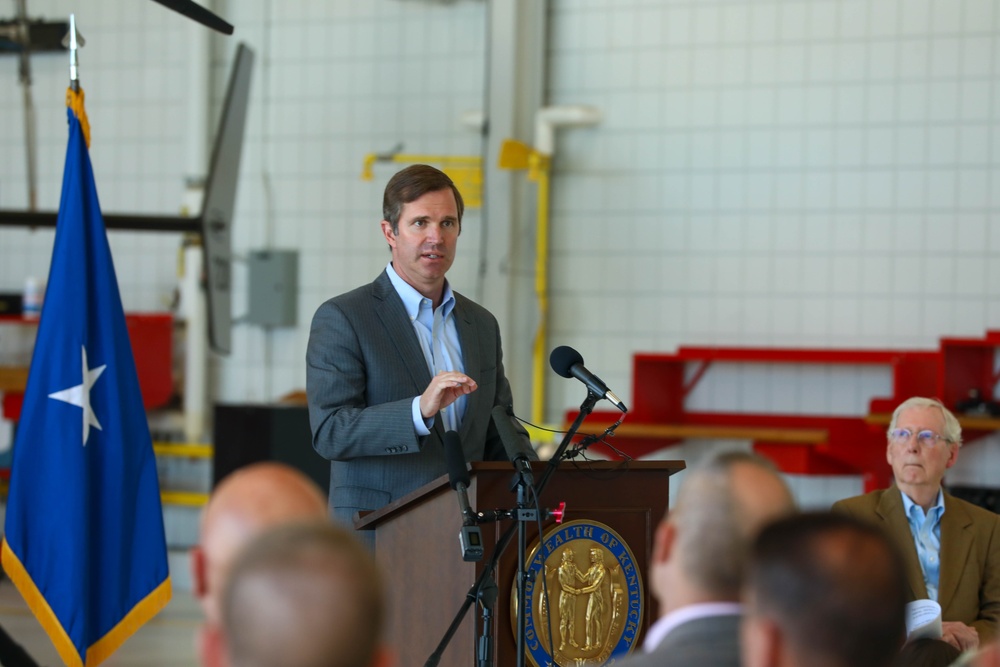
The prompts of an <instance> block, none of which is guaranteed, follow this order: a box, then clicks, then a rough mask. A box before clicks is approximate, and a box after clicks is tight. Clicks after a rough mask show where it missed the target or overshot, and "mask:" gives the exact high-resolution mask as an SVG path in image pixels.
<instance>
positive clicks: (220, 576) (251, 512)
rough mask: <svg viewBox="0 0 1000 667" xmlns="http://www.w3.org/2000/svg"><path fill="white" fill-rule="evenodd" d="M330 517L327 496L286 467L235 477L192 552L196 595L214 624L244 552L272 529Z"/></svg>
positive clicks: (216, 500) (208, 509) (217, 496)
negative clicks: (228, 579) (221, 598)
mask: <svg viewBox="0 0 1000 667" xmlns="http://www.w3.org/2000/svg"><path fill="white" fill-rule="evenodd" d="M326 516H327V504H326V498H325V497H324V496H323V492H322V491H321V490H320V489H319V487H318V486H316V484H315V483H313V481H312V480H310V479H309V478H308V477H306V476H305V475H304V474H302V473H301V472H299V471H298V470H296V469H294V468H291V467H289V466H287V465H284V464H281V463H273V462H266V463H256V464H254V465H250V466H247V467H245V468H240V469H239V470H237V471H235V472H233V473H231V474H230V475H228V476H227V477H226V478H225V479H223V480H222V482H221V483H220V484H219V485H218V486H217V487H216V489H215V491H214V492H213V493H212V496H211V498H209V501H208V504H207V505H206V506H205V510H204V512H203V513H202V518H201V529H200V531H199V532H200V536H199V547H198V548H197V549H195V551H194V552H193V553H192V569H193V574H194V588H195V595H196V596H197V597H198V598H199V599H200V600H201V602H202V608H203V609H204V610H205V615H206V617H207V618H208V619H209V620H210V621H215V620H217V619H218V610H219V602H218V598H219V595H220V591H221V587H222V585H223V581H224V579H225V575H226V572H227V570H228V569H229V567H230V566H231V564H232V562H233V560H234V559H235V557H236V555H237V554H238V552H239V551H240V550H241V549H242V548H243V547H244V546H245V545H246V544H247V542H249V541H250V540H252V539H253V538H255V537H257V535H259V534H260V533H261V532H263V531H264V529H266V528H270V527H272V526H275V525H278V524H281V523H285V522H288V521H295V520H301V519H309V518H325V517H326Z"/></svg>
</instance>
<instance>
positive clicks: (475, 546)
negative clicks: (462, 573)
mask: <svg viewBox="0 0 1000 667" xmlns="http://www.w3.org/2000/svg"><path fill="white" fill-rule="evenodd" d="M444 464H445V468H447V469H448V482H449V483H450V484H451V488H453V489H455V493H456V494H458V506H459V508H460V509H461V510H462V529H461V530H460V531H459V533H458V543H459V546H461V548H462V560H466V561H477V560H482V558H483V536H482V533H481V531H480V530H479V526H477V525H476V513H475V512H473V511H472V508H471V507H469V493H468V488H469V483H470V480H469V470H468V468H466V465H465V453H464V452H463V450H462V439H461V438H460V437H459V436H458V433H456V432H455V431H448V432H447V433H445V434H444Z"/></svg>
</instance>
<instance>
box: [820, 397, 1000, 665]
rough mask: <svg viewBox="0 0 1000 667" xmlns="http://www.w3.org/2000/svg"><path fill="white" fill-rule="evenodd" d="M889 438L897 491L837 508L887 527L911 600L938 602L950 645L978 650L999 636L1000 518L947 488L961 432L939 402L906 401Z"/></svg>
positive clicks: (859, 498)
mask: <svg viewBox="0 0 1000 667" xmlns="http://www.w3.org/2000/svg"><path fill="white" fill-rule="evenodd" d="M888 439H889V442H888V447H887V449H886V458H887V459H888V461H889V464H890V465H891V466H892V472H893V476H894V478H895V485H894V486H892V487H890V488H888V489H883V490H881V491H874V492H872V493H869V494H866V495H863V496H857V497H854V498H848V499H846V500H841V501H839V502H837V503H836V504H834V506H833V507H834V509H835V510H837V511H841V512H846V513H848V514H851V515H854V516H857V517H860V518H863V519H867V520H870V521H874V522H876V523H878V524H880V525H882V526H883V527H884V528H885V530H886V531H887V532H888V533H889V534H890V535H891V536H892V538H893V539H894V540H895V542H896V543H897V545H898V546H899V548H900V551H901V552H902V554H903V557H904V560H905V562H906V575H907V581H908V583H909V595H910V599H911V600H919V599H925V598H930V599H932V600H937V602H938V604H940V605H941V619H942V621H943V622H944V623H943V629H944V637H943V639H945V641H947V642H948V643H950V644H952V645H954V646H956V647H957V648H959V649H962V650H965V649H970V648H975V647H976V646H978V645H979V643H980V642H985V641H987V640H989V639H990V638H992V637H993V636H994V635H995V633H996V629H997V622H998V621H1000V516H998V515H996V514H994V513H992V512H988V511H987V510H984V509H982V508H979V507H976V506H975V505H972V504H971V503H967V502H965V501H963V500H959V499H958V498H955V497H953V496H951V495H949V494H948V493H945V492H944V490H943V489H942V486H941V481H942V480H943V479H944V473H945V470H947V469H948V468H950V467H952V466H953V465H954V464H955V461H956V460H957V458H958V450H959V447H961V445H962V428H961V426H960V425H959V423H958V420H957V419H956V418H955V416H954V415H953V414H952V413H951V412H950V411H949V410H948V409H947V408H945V407H944V406H943V405H942V404H941V403H940V402H938V401H935V400H932V399H927V398H920V397H915V398H911V399H908V400H906V401H904V402H903V403H902V404H900V406H899V407H898V408H896V411H895V412H894V413H893V415H892V422H891V423H890V425H889V436H888Z"/></svg>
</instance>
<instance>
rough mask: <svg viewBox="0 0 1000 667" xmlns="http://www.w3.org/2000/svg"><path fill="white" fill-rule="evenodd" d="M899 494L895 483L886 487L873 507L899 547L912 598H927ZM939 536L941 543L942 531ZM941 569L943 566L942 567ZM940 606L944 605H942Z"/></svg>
mask: <svg viewBox="0 0 1000 667" xmlns="http://www.w3.org/2000/svg"><path fill="white" fill-rule="evenodd" d="M901 494H902V491H900V490H899V489H898V488H897V487H896V486H895V485H893V486H891V487H889V488H888V489H886V490H885V492H884V493H883V494H882V498H881V499H880V500H879V503H878V507H876V508H875V513H876V514H878V515H879V516H880V517H881V518H882V520H883V521H885V526H886V530H887V531H888V533H889V535H890V536H891V538H892V540H893V541H894V542H895V543H896V544H898V545H899V546H900V548H901V551H902V554H903V560H904V561H905V563H906V581H907V582H909V584H910V592H911V594H912V595H913V599H915V600H923V599H925V598H927V586H926V585H924V572H923V570H921V569H920V559H919V558H918V557H917V546H916V545H915V544H914V543H913V533H911V532H910V524H909V522H907V520H906V512H905V510H904V508H903V497H902V495H901ZM946 514H947V512H946ZM941 537H942V540H941V541H942V544H943V543H944V539H943V538H944V534H943V532H942V535H941ZM942 560H943V559H942ZM943 570H944V568H942V571H943ZM939 589H940V587H939ZM940 597H941V596H940V593H939V594H938V598H939V599H940ZM941 606H942V607H944V605H941Z"/></svg>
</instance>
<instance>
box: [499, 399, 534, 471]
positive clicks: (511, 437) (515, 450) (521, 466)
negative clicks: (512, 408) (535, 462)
mask: <svg viewBox="0 0 1000 667" xmlns="http://www.w3.org/2000/svg"><path fill="white" fill-rule="evenodd" d="M490 414H491V415H492V416H493V423H494V424H496V426H497V433H498V434H499V435H500V442H502V443H503V448H504V450H505V451H506V452H507V458H508V459H510V461H511V463H513V464H514V467H515V468H517V470H518V472H519V473H521V475H522V476H524V477H525V478H526V479H527V481H528V484H531V459H529V458H528V454H527V452H525V451H524V439H523V438H522V437H521V436H520V435H518V433H517V431H515V430H514V425H513V424H512V423H511V421H510V413H509V412H507V410H506V409H505V408H504V406H502V405H496V406H493V411H492V412H491V413H490Z"/></svg>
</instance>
